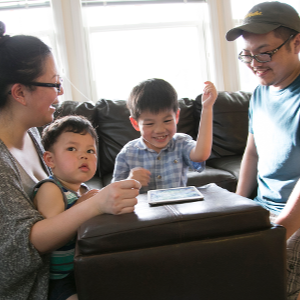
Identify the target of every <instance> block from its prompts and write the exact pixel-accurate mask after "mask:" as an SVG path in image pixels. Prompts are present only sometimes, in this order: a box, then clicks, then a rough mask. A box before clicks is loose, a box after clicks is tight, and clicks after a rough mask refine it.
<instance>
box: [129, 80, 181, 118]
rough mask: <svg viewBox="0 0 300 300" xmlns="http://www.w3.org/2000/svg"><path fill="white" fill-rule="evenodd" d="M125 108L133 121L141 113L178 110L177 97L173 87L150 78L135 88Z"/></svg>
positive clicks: (162, 81)
mask: <svg viewBox="0 0 300 300" xmlns="http://www.w3.org/2000/svg"><path fill="white" fill-rule="evenodd" d="M127 107H128V109H129V110H130V114H131V116H132V117H133V118H134V119H136V120H137V119H138V118H139V116H140V115H141V113H142V112H144V111H150V112H151V113H158V112H160V111H163V110H166V109H172V110H173V111H174V112H175V113H176V112H177V110H178V107H179V104H178V96H177V92H176V91H175V89H174V88H173V86H172V85H171V84H170V83H168V82H167V81H165V80H163V79H157V78H152V79H148V80H145V81H142V82H141V83H139V84H138V85H137V86H135V87H134V88H133V89H132V91H131V93H130V96H129V98H128V100H127Z"/></svg>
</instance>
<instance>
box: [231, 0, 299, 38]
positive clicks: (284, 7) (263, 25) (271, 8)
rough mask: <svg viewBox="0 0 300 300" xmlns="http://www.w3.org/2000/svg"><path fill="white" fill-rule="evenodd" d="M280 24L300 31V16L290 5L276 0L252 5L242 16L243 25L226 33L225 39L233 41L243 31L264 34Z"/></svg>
mask: <svg viewBox="0 0 300 300" xmlns="http://www.w3.org/2000/svg"><path fill="white" fill-rule="evenodd" d="M280 26H284V27H287V28H290V29H294V30H296V31H298V32H300V18H299V15H298V13H297V11H296V10H295V9H294V8H293V7H292V6H290V5H288V4H286V3H282V2H278V1H272V2H263V3H260V4H257V5H255V6H253V8H252V9H251V10H250V11H249V12H248V14H247V15H246V17H245V18H244V21H243V25H241V26H238V27H235V28H232V29H231V30H229V31H228V32H227V33H226V39H227V41H234V40H235V39H237V38H238V37H239V36H241V35H242V34H243V31H247V32H251V33H256V34H264V33H268V32H270V31H272V30H274V29H276V28H278V27H280Z"/></svg>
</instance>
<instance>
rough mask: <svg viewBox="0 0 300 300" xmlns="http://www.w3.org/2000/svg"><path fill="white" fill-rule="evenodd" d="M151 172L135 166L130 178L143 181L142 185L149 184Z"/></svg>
mask: <svg viewBox="0 0 300 300" xmlns="http://www.w3.org/2000/svg"><path fill="white" fill-rule="evenodd" d="M150 176H151V172H150V171H149V170H146V169H144V168H140V167H137V168H133V169H131V170H130V174H129V176H128V179H135V180H137V181H139V182H140V183H141V185H142V186H148V184H149V182H150Z"/></svg>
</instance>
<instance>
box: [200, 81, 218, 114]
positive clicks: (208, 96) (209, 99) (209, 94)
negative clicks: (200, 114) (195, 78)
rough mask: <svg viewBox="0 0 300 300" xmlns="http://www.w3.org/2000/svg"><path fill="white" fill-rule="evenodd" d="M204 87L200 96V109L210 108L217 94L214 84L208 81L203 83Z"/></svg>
mask: <svg viewBox="0 0 300 300" xmlns="http://www.w3.org/2000/svg"><path fill="white" fill-rule="evenodd" d="M204 84H205V87H204V89H203V95H202V107H203V108H205V107H207V108H209V107H212V106H213V105H214V103H215V101H216V99H217V96H218V92H217V89H216V87H215V86H214V84H213V83H212V82H210V81H205V82H204Z"/></svg>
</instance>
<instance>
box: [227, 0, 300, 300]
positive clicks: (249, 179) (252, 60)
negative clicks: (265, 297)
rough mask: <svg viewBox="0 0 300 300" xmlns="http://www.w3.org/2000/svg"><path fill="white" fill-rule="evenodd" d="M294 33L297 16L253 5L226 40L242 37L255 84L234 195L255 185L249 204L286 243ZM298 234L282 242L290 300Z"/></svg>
mask: <svg viewBox="0 0 300 300" xmlns="http://www.w3.org/2000/svg"><path fill="white" fill-rule="evenodd" d="M299 32H300V19H299V16H298V13H297V12H296V10H295V9H294V8H293V7H291V6H290V5H288V4H284V3H281V2H277V1H276V2H275V1H274V2H264V3H260V4H258V5H255V6H254V7H253V8H252V9H251V10H250V11H249V13H248V14H247V16H246V17H245V19H244V23H243V25H242V26H239V27H236V28H233V29H231V30H229V31H228V32H227V34H226V39H227V40H228V41H233V40H235V39H236V38H238V37H239V36H242V37H243V39H244V42H245V43H244V44H245V46H244V49H243V50H242V51H241V52H240V54H239V59H240V60H241V61H242V62H244V63H245V65H246V66H247V67H248V68H249V69H250V70H252V72H253V73H254V75H255V76H256V77H257V78H258V81H259V83H260V84H259V85H258V87H257V88H256V89H255V91H254V93H253V95H252V99H251V102H250V107H249V135H248V141H247V146H246V149H245V153H244V156H243V160H242V164H241V171H240V179H239V183H238V186H237V193H238V194H239V195H242V196H245V197H249V196H250V194H251V192H252V191H253V189H254V188H255V187H256V185H257V184H258V189H257V196H256V198H255V199H254V200H255V201H256V202H258V203H259V204H260V205H262V206H263V207H265V208H266V209H268V210H269V211H270V217H271V220H272V221H274V222H275V223H278V224H282V225H284V226H285V227H286V228H287V238H289V237H290V236H291V235H292V234H293V233H294V232H295V231H296V230H297V229H298V228H300V220H299V219H300V182H299V184H298V185H296V183H297V181H298V179H299V177H300V167H299V165H298V162H299V161H300V76H299V74H300V61H299V56H298V54H299V52H300V34H299ZM295 185H296V186H295ZM292 191H293V193H292ZM291 193H292V194H291ZM288 199H289V202H288V205H286V203H287V201H288ZM298 202H299V203H298ZM298 231H299V232H298ZM298 231H297V232H296V233H295V234H293V236H292V237H291V238H289V239H288V242H287V258H288V296H289V298H288V299H289V300H296V299H298V300H299V299H300V295H299V291H300V275H299V276H298V275H297V274H300V257H299V258H298V257H297V256H298V253H299V256H300V230H298ZM297 247H298V248H297Z"/></svg>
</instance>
